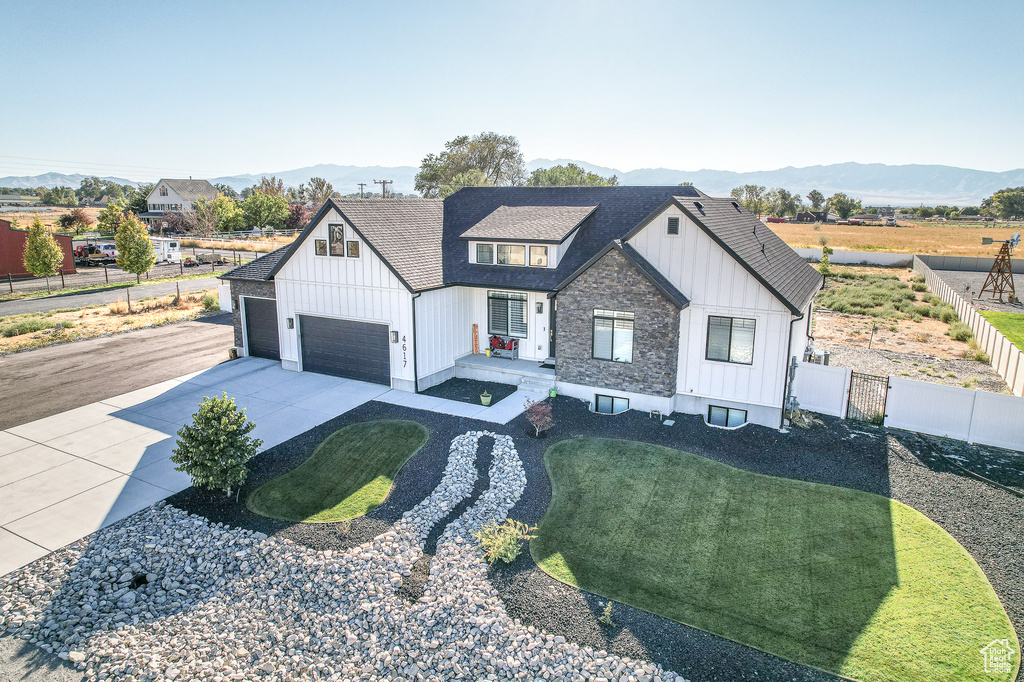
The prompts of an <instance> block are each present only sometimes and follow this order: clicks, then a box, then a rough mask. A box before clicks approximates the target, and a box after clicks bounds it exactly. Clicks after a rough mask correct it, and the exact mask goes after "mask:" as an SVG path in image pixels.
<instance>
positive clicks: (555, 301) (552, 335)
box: [548, 296, 558, 358]
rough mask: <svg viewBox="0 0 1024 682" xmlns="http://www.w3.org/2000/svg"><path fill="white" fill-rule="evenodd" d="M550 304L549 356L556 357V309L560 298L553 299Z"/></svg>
mask: <svg viewBox="0 0 1024 682" xmlns="http://www.w3.org/2000/svg"><path fill="white" fill-rule="evenodd" d="M549 300H550V301H551V302H550V303H549V304H548V314H549V315H550V316H551V320H550V321H549V322H548V356H549V357H552V358H553V357H555V308H557V307H558V298H556V297H554V296H553V297H551V298H550V299H549Z"/></svg>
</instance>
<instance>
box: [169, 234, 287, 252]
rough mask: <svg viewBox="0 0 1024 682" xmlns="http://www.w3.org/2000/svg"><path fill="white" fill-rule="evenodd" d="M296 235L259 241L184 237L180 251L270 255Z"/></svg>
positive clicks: (261, 238) (260, 239) (263, 238)
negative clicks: (199, 250)
mask: <svg viewBox="0 0 1024 682" xmlns="http://www.w3.org/2000/svg"><path fill="white" fill-rule="evenodd" d="M295 237H296V235H292V236H290V237H260V238H259V239H252V240H249V239H236V240H232V241H221V240H209V239H193V238H190V237H184V238H182V240H181V248H182V249H190V248H193V247H195V248H197V249H220V250H227V251H247V252H255V253H270V252H271V251H277V250H278V249H279V248H281V247H282V246H286V245H288V244H291V243H292V242H293V241H295Z"/></svg>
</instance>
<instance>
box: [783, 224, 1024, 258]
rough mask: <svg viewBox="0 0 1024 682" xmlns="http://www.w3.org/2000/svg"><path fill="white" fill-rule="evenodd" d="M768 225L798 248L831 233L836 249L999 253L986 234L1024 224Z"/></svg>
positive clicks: (1007, 233)
mask: <svg viewBox="0 0 1024 682" xmlns="http://www.w3.org/2000/svg"><path fill="white" fill-rule="evenodd" d="M768 227H770V228H771V229H772V231H774V232H775V234H777V235H779V236H780V237H782V240H783V241H784V242H786V243H787V244H789V245H790V246H795V247H807V248H818V247H819V246H820V243H819V242H818V238H819V237H820V236H821V235H823V234H824V235H828V238H829V241H828V245H829V246H830V247H832V248H833V249H847V250H850V251H895V252H899V253H916V254H934V255H938V256H987V257H991V256H995V255H996V252H997V251H998V250H999V249H998V247H997V246H995V245H992V244H989V245H987V246H983V245H982V243H981V238H982V237H992V238H993V239H995V240H997V241H1002V240H1005V239H1009V238H1010V237H1011V236H1012V235H1013V233H1014V232H1020V231H1022V228H1024V225H1022V224H1021V223H961V222H952V221H950V222H945V223H944V222H928V221H916V222H911V221H903V220H901V221H900V223H899V227H884V226H878V225H874V226H872V225H812V224H807V223H772V224H769V225H768Z"/></svg>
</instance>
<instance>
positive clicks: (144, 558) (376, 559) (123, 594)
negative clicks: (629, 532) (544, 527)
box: [0, 431, 679, 681]
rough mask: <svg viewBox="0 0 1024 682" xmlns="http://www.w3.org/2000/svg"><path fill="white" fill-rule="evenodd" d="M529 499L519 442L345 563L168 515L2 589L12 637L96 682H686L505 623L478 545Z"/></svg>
mask: <svg viewBox="0 0 1024 682" xmlns="http://www.w3.org/2000/svg"><path fill="white" fill-rule="evenodd" d="M481 440H485V441H490V442H491V443H493V444H492V445H488V443H486V442H485V443H480V441H481ZM488 446H489V447H491V449H492V451H491V458H490V466H489V469H488V480H489V485H488V487H487V489H486V490H484V491H483V492H482V493H480V494H479V496H478V497H476V500H475V501H474V502H473V503H472V505H471V506H470V507H469V508H468V509H467V510H466V511H465V512H464V513H463V514H461V515H460V516H459V517H458V518H457V519H455V520H453V521H452V522H451V523H449V524H448V525H447V526H446V528H445V530H444V531H443V533H442V534H441V536H440V540H439V542H438V546H437V554H436V555H435V557H434V558H433V560H432V561H431V568H430V572H429V576H428V578H427V582H426V585H425V588H424V590H423V595H422V596H421V597H420V598H419V599H417V600H416V601H415V602H414V603H412V604H410V603H408V602H407V601H406V600H404V599H402V598H400V597H399V596H398V595H397V589H398V587H399V586H400V585H401V583H402V580H403V577H404V576H407V575H409V574H410V573H411V570H410V569H411V567H412V566H413V564H415V563H416V561H417V560H418V559H419V558H420V554H421V549H422V547H423V543H424V541H425V540H426V537H427V535H428V534H429V533H430V531H431V529H432V528H433V527H434V526H435V524H437V522H438V521H440V520H442V519H444V518H445V517H446V516H447V515H448V514H449V512H451V510H452V509H454V508H455V507H456V505H457V504H458V503H459V502H461V501H463V500H464V499H466V498H467V497H469V496H470V495H471V494H472V493H473V490H474V484H475V483H476V482H477V477H478V473H477V466H476V455H477V450H478V448H479V447H488ZM525 485H526V474H525V471H524V469H523V466H522V462H521V460H520V458H519V456H518V452H517V450H516V448H515V445H514V443H513V440H512V438H511V437H509V436H507V435H500V434H494V433H490V432H483V431H470V432H467V433H464V434H461V435H459V436H456V437H455V438H454V439H453V440H452V441H451V444H450V448H449V453H448V457H447V462H446V464H445V467H444V471H443V474H442V476H441V480H440V482H439V483H438V485H437V486H436V487H434V489H433V490H432V491H431V492H430V494H429V495H428V496H427V497H426V499H423V500H422V501H421V502H419V503H418V504H417V505H416V506H415V507H413V508H412V509H411V510H409V511H408V512H406V513H404V514H402V516H401V518H400V519H399V520H398V521H396V522H395V523H394V524H393V526H392V527H391V528H390V529H389V530H387V531H386V532H385V533H383V534H381V535H380V536H378V537H376V538H374V539H373V540H371V541H369V542H367V543H364V544H361V545H358V546H355V547H353V548H351V549H349V550H348V551H343V552H334V551H332V550H326V551H319V550H316V549H312V548H309V547H305V546H302V545H299V544H296V543H294V542H291V541H289V540H287V539H284V538H278V537H267V536H266V535H265V534H263V533H261V532H258V531H251V530H247V529H239V528H230V527H228V526H225V525H223V524H218V523H213V522H211V521H209V520H208V519H206V518H203V517H200V516H196V515H190V514H188V513H187V512H185V511H183V510H180V509H177V508H175V507H173V506H169V505H165V504H163V503H160V504H158V505H154V506H153V507H150V508H149V509H147V510H145V511H143V512H140V513H139V514H137V515H135V516H133V517H131V518H129V519H126V520H125V521H123V522H121V523H118V524H115V525H114V526H111V527H109V528H106V529H104V530H101V531H99V532H97V533H96V534H94V535H93V536H91V537H89V538H86V539H84V540H80V541H78V542H76V543H73V544H72V545H69V546H68V547H66V548H64V549H62V550H59V551H57V552H54V553H53V554H51V555H49V556H47V557H45V558H43V559H41V560H39V561H37V562H35V563H34V564H32V565H30V566H29V567H26V568H25V569H21V570H19V571H16V572H14V573H12V574H10V575H8V576H5V577H4V578H2V579H0V625H2V626H3V627H4V628H5V629H6V630H8V631H9V632H13V633H14V634H17V635H19V636H21V637H23V638H25V639H28V640H29V641H30V642H32V643H35V644H39V645H40V647H41V648H42V649H43V650H46V651H54V652H56V653H58V655H59V657H60V658H62V659H66V660H68V661H70V662H71V663H73V664H76V665H77V666H78V667H79V668H81V669H83V670H85V671H86V677H87V679H109V678H113V679H118V680H143V679H145V680H150V679H152V680H174V679H183V680H184V679H210V680H225V679H230V680H234V679H253V678H259V679H273V680H291V679H332V680H336V679H356V678H359V679H417V678H418V679H423V677H424V676H427V677H429V678H431V679H443V678H451V677H462V678H468V679H480V678H484V677H490V678H494V679H497V678H503V679H520V678H533V677H544V678H555V679H563V678H567V677H570V676H576V675H581V674H582V675H584V676H586V677H594V678H595V679H598V680H600V679H606V680H607V679H611V678H615V679H643V680H663V679H664V680H673V681H675V680H677V679H679V678H678V676H676V675H674V674H672V673H670V672H665V671H663V670H661V669H660V668H659V667H658V666H656V665H653V664H650V663H645V662H642V661H633V660H630V659H621V658H619V657H617V656H613V655H609V654H607V653H606V652H604V651H594V650H593V649H590V648H586V647H579V646H577V645H575V644H573V643H570V642H567V641H566V639H565V638H564V637H562V636H559V635H551V634H544V633H540V632H538V631H537V630H536V629H535V628H532V627H525V626H522V625H520V624H518V623H516V622H514V621H512V620H511V619H510V618H509V617H508V616H507V615H506V612H505V610H504V608H503V606H502V604H501V601H500V599H499V598H498V596H497V594H496V593H495V591H494V590H493V588H492V587H491V585H490V583H489V582H488V580H487V572H486V569H485V567H484V564H483V562H482V558H481V554H480V550H479V549H478V548H477V546H476V542H475V540H474V538H473V537H472V533H473V532H475V531H476V530H478V529H479V528H481V527H482V526H483V525H484V524H485V523H487V522H489V521H492V520H495V521H496V520H501V519H503V518H505V516H506V514H507V513H508V511H509V509H510V508H511V507H512V506H513V505H515V503H516V502H517V500H518V499H519V497H520V496H521V494H522V491H523V489H524V488H525Z"/></svg>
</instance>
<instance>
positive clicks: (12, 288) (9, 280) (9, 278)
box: [7, 272, 14, 294]
mask: <svg viewBox="0 0 1024 682" xmlns="http://www.w3.org/2000/svg"><path fill="white" fill-rule="evenodd" d="M7 286H9V287H10V288H11V293H12V294H13V293H14V280H13V279H11V273H9V272H8V273H7Z"/></svg>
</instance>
